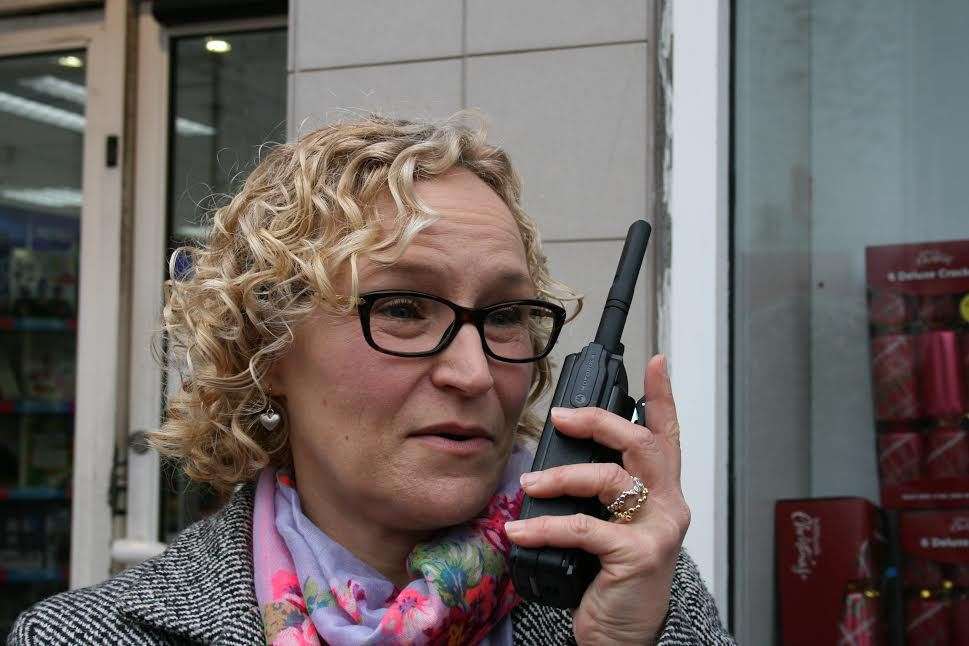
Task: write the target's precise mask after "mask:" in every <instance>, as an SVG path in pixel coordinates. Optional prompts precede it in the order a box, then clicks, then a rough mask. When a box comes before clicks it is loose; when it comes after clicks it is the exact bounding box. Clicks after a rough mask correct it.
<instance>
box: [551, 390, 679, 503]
mask: <svg viewBox="0 0 969 646" xmlns="http://www.w3.org/2000/svg"><path fill="white" fill-rule="evenodd" d="M647 406H648V404H647ZM563 413H564V414H563ZM552 422H553V423H554V424H555V428H557V429H558V430H559V431H561V432H562V433H564V434H565V435H568V436H570V437H577V438H583V439H585V438H588V439H592V440H594V441H595V442H597V443H599V444H601V445H603V446H606V447H609V448H611V449H615V450H616V451H620V452H621V453H622V463H623V466H624V467H625V468H626V471H628V472H629V473H631V474H632V475H635V476H639V477H640V478H642V479H643V480H644V481H645V482H646V485H647V486H648V487H650V489H656V490H657V491H658V490H660V489H661V488H663V487H666V486H668V485H669V484H670V473H671V472H670V469H669V467H668V466H667V464H666V463H667V461H668V459H669V458H668V457H667V456H666V454H665V452H664V446H661V445H660V443H659V441H658V440H657V438H656V436H655V435H654V434H653V433H652V432H651V431H650V430H649V429H648V428H643V427H642V426H638V425H636V424H633V423H632V422H630V421H629V420H627V419H623V418H622V417H619V416H618V415H616V414H614V413H610V412H609V411H607V410H604V409H602V408H593V407H588V408H566V409H559V408H553V409H552Z"/></svg>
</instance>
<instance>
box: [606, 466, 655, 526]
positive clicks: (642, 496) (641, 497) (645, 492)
mask: <svg viewBox="0 0 969 646" xmlns="http://www.w3.org/2000/svg"><path fill="white" fill-rule="evenodd" d="M648 498H649V489H648V488H647V487H646V485H645V484H644V483H643V481H642V480H640V479H639V478H637V477H636V476H633V487H632V489H627V490H625V491H623V492H622V493H621V494H619V495H618V496H616V499H615V500H613V501H612V502H611V503H609V506H608V507H606V509H607V510H609V511H610V512H612V518H610V519H609V520H611V521H612V522H614V523H628V522H629V521H631V520H632V519H633V514H634V513H636V512H637V511H639V510H640V509H641V508H642V506H643V505H645V504H646V500H647V499H648ZM631 499H635V501H634V502H633V503H632V505H631V506H630V507H628V508H625V509H624V507H625V505H626V503H627V501H629V500H631Z"/></svg>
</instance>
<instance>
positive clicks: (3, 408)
mask: <svg viewBox="0 0 969 646" xmlns="http://www.w3.org/2000/svg"><path fill="white" fill-rule="evenodd" d="M73 414H74V402H72V401H56V400H48V399H0V415H73Z"/></svg>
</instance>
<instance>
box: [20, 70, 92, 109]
mask: <svg viewBox="0 0 969 646" xmlns="http://www.w3.org/2000/svg"><path fill="white" fill-rule="evenodd" d="M20 84H21V85H23V86H25V87H29V88H30V89H31V90H33V91H34V92H37V93H39V94H48V95H50V96H55V97H57V98H58V99H64V100H65V101H70V102H71V103H77V104H78V105H84V104H85V103H87V88H86V87H84V86H83V85H81V84H79V83H71V82H70V81H65V80H64V79H61V78H57V77H56V76H51V75H50V74H47V75H45V76H37V77H35V78H29V79H21V80H20Z"/></svg>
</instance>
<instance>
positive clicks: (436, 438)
mask: <svg viewBox="0 0 969 646" xmlns="http://www.w3.org/2000/svg"><path fill="white" fill-rule="evenodd" d="M411 439H413V440H416V441H417V442H420V443H421V444H423V445H424V446H426V447H427V448H429V449H432V450H434V451H438V452H441V453H450V454H451V455H459V456H468V455H475V454H477V453H483V452H485V451H488V450H489V449H491V447H492V446H494V442H493V441H491V440H490V439H488V438H486V437H468V438H465V439H460V440H458V439H452V438H450V437H445V436H443V435H414V436H412V437H411Z"/></svg>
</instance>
